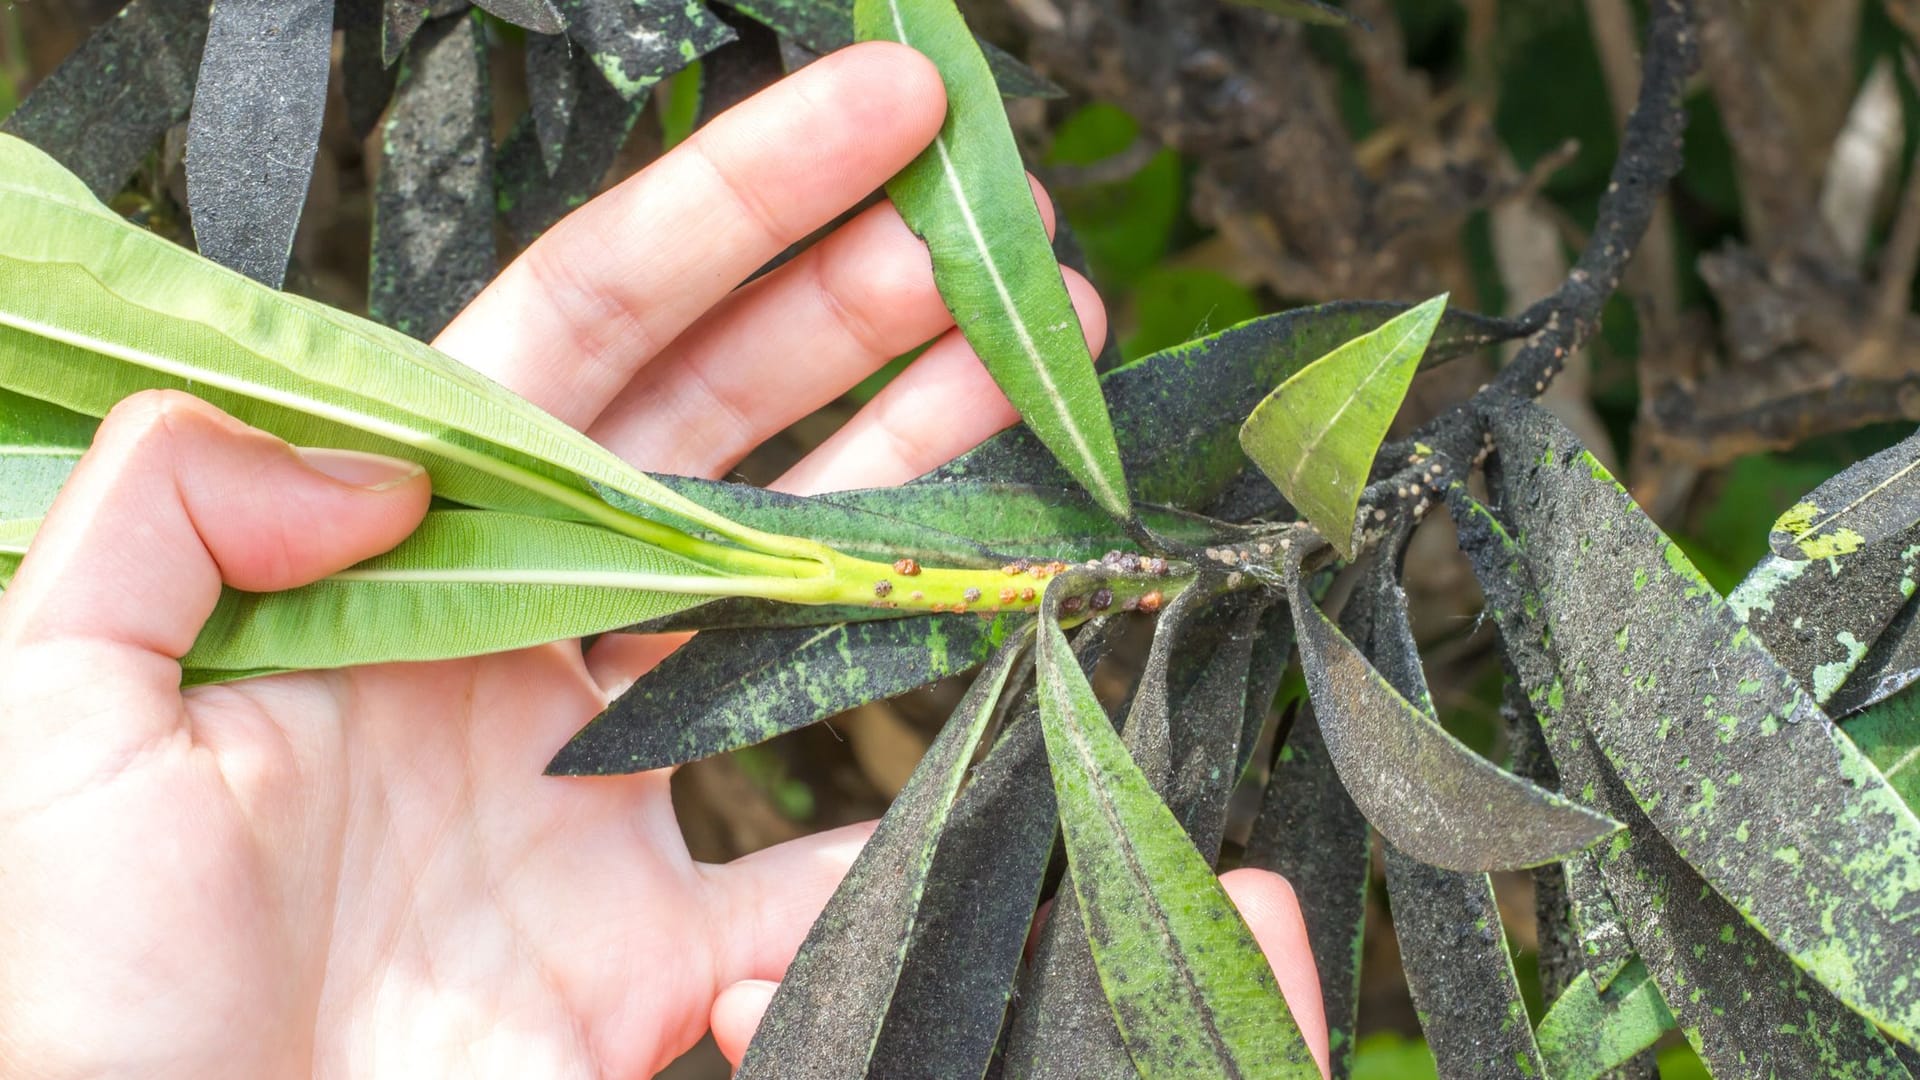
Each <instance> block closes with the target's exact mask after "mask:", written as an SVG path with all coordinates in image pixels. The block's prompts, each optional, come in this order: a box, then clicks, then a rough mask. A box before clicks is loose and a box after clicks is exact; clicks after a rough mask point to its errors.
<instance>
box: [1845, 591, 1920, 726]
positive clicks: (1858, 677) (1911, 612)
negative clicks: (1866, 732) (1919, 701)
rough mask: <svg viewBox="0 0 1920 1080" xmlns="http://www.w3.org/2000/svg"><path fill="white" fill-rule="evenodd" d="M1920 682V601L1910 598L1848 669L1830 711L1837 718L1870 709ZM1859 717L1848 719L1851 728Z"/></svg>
mask: <svg viewBox="0 0 1920 1080" xmlns="http://www.w3.org/2000/svg"><path fill="white" fill-rule="evenodd" d="M1915 682H1920V604H1916V603H1914V602H1913V601H1912V600H1908V601H1907V603H1906V606H1905V607H1902V608H1901V609H1900V610H1899V612H1897V613H1896V614H1895V615H1894V617H1893V621H1891V622H1889V623H1888V624H1887V625H1886V628H1885V629H1883V630H1881V631H1880V636H1879V637H1877V638H1875V639H1874V641H1873V644H1872V645H1871V646H1869V647H1868V648H1867V652H1866V655H1865V656H1862V657H1861V658H1860V662H1859V663H1858V664H1855V665H1854V668H1853V670H1852V671H1850V672H1848V673H1847V681H1846V682H1844V683H1841V684H1840V689H1838V690H1836V691H1834V692H1833V696H1832V697H1831V698H1828V699H1827V704H1826V708H1827V715H1828V716H1831V717H1833V718H1834V719H1836V720H1838V719H1840V718H1842V717H1851V716H1853V714H1855V713H1858V712H1861V711H1863V710H1866V709H1870V708H1872V707H1873V706H1875V705H1878V704H1880V703H1882V702H1884V701H1886V700H1887V699H1888V698H1891V697H1893V696H1895V695H1897V694H1900V693H1903V692H1904V691H1905V690H1906V689H1907V688H1908V687H1910V686H1912V685H1913V684H1914V683H1915ZM1856 722H1857V721H1855V720H1848V721H1847V728H1848V729H1849V730H1851V728H1852V727H1853V725H1854V724H1855V723H1856Z"/></svg>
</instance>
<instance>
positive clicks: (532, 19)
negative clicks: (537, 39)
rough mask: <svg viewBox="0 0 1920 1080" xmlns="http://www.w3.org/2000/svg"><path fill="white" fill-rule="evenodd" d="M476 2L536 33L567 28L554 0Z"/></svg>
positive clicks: (548, 32)
mask: <svg viewBox="0 0 1920 1080" xmlns="http://www.w3.org/2000/svg"><path fill="white" fill-rule="evenodd" d="M474 4H475V5H476V6H478V7H479V8H481V9H482V10H484V11H486V12H487V13H488V14H491V15H498V16H499V17H500V18H502V19H505V20H506V21H508V22H510V23H512V24H513V25H515V26H519V27H524V28H526V29H528V30H531V31H533V32H534V33H536V34H558V33H559V32H561V31H562V30H565V29H566V28H567V21H566V19H564V18H562V17H561V15H560V10H559V9H558V8H556V7H554V6H553V0H474Z"/></svg>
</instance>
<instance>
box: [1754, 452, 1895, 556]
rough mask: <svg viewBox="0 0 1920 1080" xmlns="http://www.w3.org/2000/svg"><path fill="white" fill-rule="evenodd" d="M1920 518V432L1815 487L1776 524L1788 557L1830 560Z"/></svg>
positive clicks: (1778, 545)
mask: <svg viewBox="0 0 1920 1080" xmlns="http://www.w3.org/2000/svg"><path fill="white" fill-rule="evenodd" d="M1916 522H1920V435H1915V436H1913V437H1911V438H1909V439H1907V440H1906V441H1905V442H1902V443H1899V444H1897V445H1894V446H1890V447H1888V448H1887V449H1885V450H1882V451H1880V452H1879V453H1877V454H1875V455H1873V456H1872V457H1870V458H1868V459H1866V460H1865V461H1861V462H1858V463H1856V464H1854V465H1852V466H1849V467H1848V468H1847V469H1846V471H1844V472H1842V473H1841V474H1840V475H1838V476H1836V477H1834V478H1833V479H1831V480H1829V481H1827V482H1826V483H1824V484H1821V485H1820V486H1819V487H1817V488H1814V489H1813V491H1812V492H1810V493H1809V494H1808V495H1807V497H1806V498H1804V499H1801V500H1800V501H1799V502H1797V503H1795V504H1793V506H1791V507H1789V508H1788V509H1787V512H1786V513H1784V514H1781V515H1780V520H1778V521H1776V522H1774V523H1773V532H1772V534H1771V535H1769V536H1768V537H1767V540H1768V542H1769V543H1770V544H1772V545H1773V552H1774V554H1776V555H1778V556H1780V557H1781V558H1783V559H1825V558H1828V557H1830V556H1834V555H1845V554H1847V553H1848V552H1851V551H1857V550H1859V549H1860V548H1862V547H1864V546H1866V545H1868V544H1871V543H1873V542H1875V541H1877V540H1884V539H1886V538H1888V537H1892V536H1895V535H1897V534H1899V533H1903V532H1906V531H1907V530H1908V529H1909V528H1911V527H1912V526H1913V525H1914V524H1915V523H1916Z"/></svg>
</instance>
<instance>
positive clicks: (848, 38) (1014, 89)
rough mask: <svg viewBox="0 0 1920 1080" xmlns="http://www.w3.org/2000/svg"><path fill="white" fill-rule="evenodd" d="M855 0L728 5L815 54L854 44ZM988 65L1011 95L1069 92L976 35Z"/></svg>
mask: <svg viewBox="0 0 1920 1080" xmlns="http://www.w3.org/2000/svg"><path fill="white" fill-rule="evenodd" d="M853 5H854V0H733V2H732V3H730V4H728V5H727V6H728V7H731V8H733V9H734V10H736V11H741V12H745V13H746V14H747V15H749V16H751V17H752V18H753V19H754V20H755V21H756V22H759V23H760V24H761V25H763V26H766V27H768V28H770V29H772V30H775V31H777V32H778V33H779V34H780V36H781V37H782V38H786V39H791V42H792V44H793V45H794V46H796V47H798V48H801V49H804V50H805V51H806V52H809V53H812V54H814V55H815V56H824V55H826V54H827V53H830V52H835V51H838V50H840V49H844V48H846V47H847V46H849V45H851V44H853ZM975 40H977V41H978V42H979V43H980V51H981V52H982V53H985V54H986V57H987V66H988V67H989V68H991V69H992V71H993V78H994V81H995V82H996V83H998V84H999V86H1000V92H1001V93H1002V94H1004V95H1006V96H1007V97H1038V98H1060V97H1065V96H1066V94H1067V92H1066V91H1065V90H1062V89H1060V88H1059V87H1058V86H1055V85H1054V84H1053V83H1051V82H1048V81H1047V80H1046V79H1044V78H1042V77H1041V76H1040V75H1039V74H1038V73H1037V72H1035V71H1034V70H1033V69H1032V68H1030V67H1028V66H1027V65H1025V64H1023V63H1021V62H1020V60H1019V58H1017V57H1015V56H1013V55H1011V54H1010V53H1008V52H1006V50H1004V49H1001V48H998V47H997V46H995V45H994V44H993V43H992V42H990V41H988V40H986V39H985V38H976V39H975Z"/></svg>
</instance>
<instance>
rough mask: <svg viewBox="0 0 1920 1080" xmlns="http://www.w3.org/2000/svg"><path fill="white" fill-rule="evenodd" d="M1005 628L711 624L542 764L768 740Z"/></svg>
mask: <svg viewBox="0 0 1920 1080" xmlns="http://www.w3.org/2000/svg"><path fill="white" fill-rule="evenodd" d="M1011 625H1012V620H1011V619H1009V618H1001V619H994V620H987V619H983V618H981V617H978V616H972V615H965V616H942V617H932V616H928V617H925V618H918V619H895V620H891V621H887V622H869V623H838V624H833V625H829V626H819V627H795V628H792V629H786V630H771V631H769V630H713V631H708V632H706V633H703V634H701V635H699V636H698V637H696V638H694V639H693V640H692V641H691V642H688V643H687V644H686V645H685V646H684V647H682V648H681V649H680V650H679V651H678V652H676V653H674V654H673V655H672V656H669V657H667V659H666V660H665V661H663V662H662V663H661V664H660V666H659V667H657V668H655V669H654V670H653V671H651V672H648V673H647V675H646V676H645V677H644V678H642V679H641V680H640V681H639V682H638V683H635V684H634V686H633V688H632V689H630V690H628V691H627V692H626V693H625V694H623V695H621V697H620V699H619V700H617V701H615V702H614V703H613V704H612V705H609V706H608V707H607V711H606V712H603V713H601V714H600V715H599V716H597V717H595V718H594V720H593V722H592V723H590V724H588V725H587V726H586V727H585V728H584V729H583V730H582V731H581V732H580V733H579V734H577V735H575V736H574V737H573V740H572V741H571V742H569V743H567V745H566V747H565V748H563V749H562V750H561V751H560V753H559V754H557V755H555V757H554V759H553V762H552V763H551V764H549V765H548V766H547V771H548V772H550V773H554V774H556V775H565V776H588V775H607V774H615V773H630V772H642V771H645V770H647V769H658V768H663V767H665V766H668V765H680V764H684V763H686V762H689V761H698V760H699V759H701V758H704V757H711V756H713V755H714V754H718V753H721V752H722V751H726V750H734V749H738V748H739V747H742V746H751V745H753V744H755V743H760V742H765V741H766V740H768V739H771V738H773V737H774V736H775V735H779V734H781V733H783V732H787V731H792V730H794V729H795V728H800V727H805V726H806V725H808V724H811V723H813V722H814V721H816V720H823V719H825V718H826V717H829V716H832V715H833V714H834V713H837V712H841V711H843V710H846V709H850V708H853V707H854V706H855V705H863V704H865V703H867V702H869V701H877V700H879V699H880V698H886V697H892V696H894V695H896V694H904V693H906V692H907V691H908V690H912V689H914V688H916V687H920V686H925V685H926V684H928V683H930V682H933V681H934V680H936V679H941V678H944V677H946V676H948V675H954V674H958V673H959V672H963V671H966V670H967V669H968V668H971V667H973V666H974V665H976V664H978V663H980V661H982V660H984V659H986V656H987V653H988V652H989V651H990V650H991V649H992V647H993V646H994V645H996V644H998V643H999V642H1000V641H1001V640H1003V639H1004V638H1005V636H1006V634H1007V632H1008V630H1009V628H1010V626H1011Z"/></svg>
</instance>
